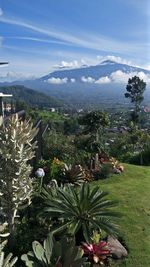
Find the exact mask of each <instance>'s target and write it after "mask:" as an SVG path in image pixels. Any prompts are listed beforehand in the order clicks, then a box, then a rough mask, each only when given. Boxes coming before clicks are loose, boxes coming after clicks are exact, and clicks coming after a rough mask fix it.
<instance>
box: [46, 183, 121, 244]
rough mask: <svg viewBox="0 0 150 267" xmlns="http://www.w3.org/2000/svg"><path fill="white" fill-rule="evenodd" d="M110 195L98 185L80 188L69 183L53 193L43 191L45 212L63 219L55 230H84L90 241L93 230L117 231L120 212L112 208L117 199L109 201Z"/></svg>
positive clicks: (84, 234)
mask: <svg viewBox="0 0 150 267" xmlns="http://www.w3.org/2000/svg"><path fill="white" fill-rule="evenodd" d="M107 195H108V194H107V193H106V192H102V191H100V190H99V187H94V188H93V187H91V188H90V186H89V185H88V184H87V183H84V184H83V185H82V186H81V187H80V189H79V190H78V188H76V187H73V186H70V185H69V186H67V187H65V188H55V190H54V192H53V191H51V192H50V191H46V190H44V191H43V197H44V198H45V205H46V207H45V212H46V213H47V214H49V216H51V217H55V218H56V217H57V218H59V220H60V222H61V225H59V226H58V227H57V228H56V229H55V230H54V233H57V232H59V231H63V230H65V229H66V230H67V231H68V232H70V233H71V234H72V235H76V236H78V234H79V233H80V234H81V233H82V234H83V236H84V238H85V240H86V241H87V242H90V238H91V236H92V232H93V230H99V231H101V230H104V231H105V232H106V233H108V234H113V235H114V234H117V225H116V223H115V220H116V218H118V217H119V214H118V213H117V212H114V211H112V209H111V208H112V207H113V206H114V205H115V204H116V201H111V200H108V199H107V198H106V196H107ZM81 241H83V240H81Z"/></svg>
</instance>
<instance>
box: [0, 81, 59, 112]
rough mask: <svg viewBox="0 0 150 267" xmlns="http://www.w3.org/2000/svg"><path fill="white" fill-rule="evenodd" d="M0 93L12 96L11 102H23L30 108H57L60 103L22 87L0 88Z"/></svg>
mask: <svg viewBox="0 0 150 267" xmlns="http://www.w3.org/2000/svg"><path fill="white" fill-rule="evenodd" d="M0 92H1V93H5V94H12V95H13V100H16V101H18V100H19V101H21V102H25V103H26V104H27V105H29V106H32V107H49V108H50V107H58V106H60V105H61V106H62V103H61V102H60V101H58V100H56V99H54V98H52V97H50V96H47V95H45V94H43V93H40V92H36V91H35V90H32V89H29V88H26V87H24V86H22V85H16V86H3V87H0Z"/></svg>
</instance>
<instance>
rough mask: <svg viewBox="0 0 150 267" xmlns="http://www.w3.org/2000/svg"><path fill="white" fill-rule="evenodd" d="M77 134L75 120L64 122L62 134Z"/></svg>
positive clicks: (77, 128) (77, 129)
mask: <svg viewBox="0 0 150 267" xmlns="http://www.w3.org/2000/svg"><path fill="white" fill-rule="evenodd" d="M78 132H79V124H78V120H77V119H76V118H73V117H72V118H70V119H67V120H65V121H64V134H66V135H69V134H77V133H78Z"/></svg>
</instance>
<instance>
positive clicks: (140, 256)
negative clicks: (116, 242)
mask: <svg viewBox="0 0 150 267" xmlns="http://www.w3.org/2000/svg"><path fill="white" fill-rule="evenodd" d="M124 166H125V171H124V173H123V174H121V175H113V176H112V177H111V178H109V179H106V180H99V181H98V182H94V184H98V185H99V186H100V188H101V189H102V190H103V191H108V192H109V193H110V196H111V197H112V198H113V199H117V200H119V207H118V208H117V210H118V211H121V212H122V213H123V215H124V216H123V217H122V218H121V221H120V226H121V231H122V236H123V239H124V240H125V242H126V245H127V247H128V249H129V256H128V258H126V259H125V260H123V261H122V262H121V263H120V264H119V263H117V265H115V266H119V267H125V266H126V267H150V168H149V167H140V166H134V165H129V164H124Z"/></svg>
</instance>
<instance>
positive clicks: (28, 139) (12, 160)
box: [0, 115, 37, 246]
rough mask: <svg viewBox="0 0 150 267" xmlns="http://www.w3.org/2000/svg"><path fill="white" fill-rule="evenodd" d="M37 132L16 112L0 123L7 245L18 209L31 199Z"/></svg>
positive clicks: (0, 191) (1, 194)
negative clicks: (31, 163)
mask: <svg viewBox="0 0 150 267" xmlns="http://www.w3.org/2000/svg"><path fill="white" fill-rule="evenodd" d="M36 133H37V130H36V129H35V128H33V127H32V124H31V123H30V122H29V121H24V122H23V121H20V120H19V119H18V116H17V115H16V116H13V117H11V118H10V119H9V120H8V121H7V125H4V124H2V125H1V126H0V205H1V207H2V212H3V214H4V215H5V218H6V220H7V222H8V227H9V233H10V238H9V241H10V242H9V243H10V246H11V245H12V242H13V236H14V230H15V217H16V216H17V212H18V210H19V208H22V207H23V205H25V204H29V203H30V201H31V194H32V191H33V187H32V181H31V178H30V173H31V169H32V168H31V166H30V164H29V160H31V159H32V158H33V157H34V149H35V146H36V143H35V142H32V141H33V139H34V137H35V135H36Z"/></svg>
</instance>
